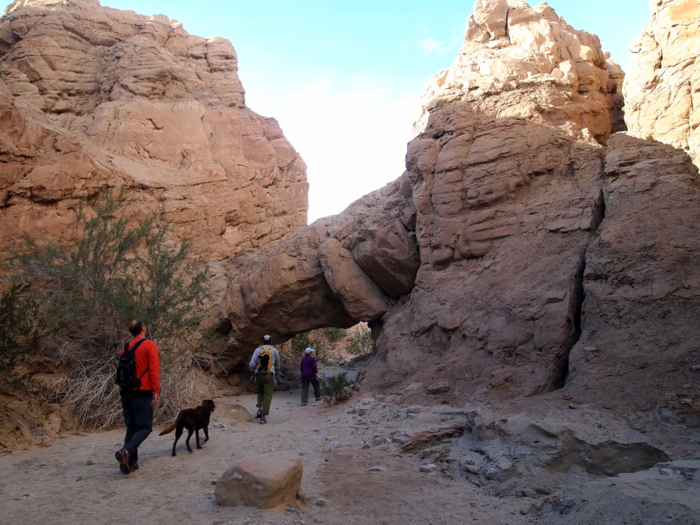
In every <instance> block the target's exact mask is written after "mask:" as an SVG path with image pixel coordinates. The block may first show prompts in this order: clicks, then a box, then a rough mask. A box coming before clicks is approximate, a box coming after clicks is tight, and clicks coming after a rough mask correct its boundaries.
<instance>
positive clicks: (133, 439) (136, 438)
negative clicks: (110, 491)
mask: <svg viewBox="0 0 700 525" xmlns="http://www.w3.org/2000/svg"><path fill="white" fill-rule="evenodd" d="M121 398H122V408H123V409H124V423H125V424H126V437H124V448H125V449H126V451H127V452H128V453H129V465H135V464H136V463H138V461H139V445H141V443H143V442H144V441H145V440H146V438H147V437H148V435H149V434H150V433H151V430H153V407H152V406H151V400H152V399H153V395H150V396H148V397H133V396H121Z"/></svg>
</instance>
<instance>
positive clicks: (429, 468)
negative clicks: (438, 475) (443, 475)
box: [420, 463, 437, 472]
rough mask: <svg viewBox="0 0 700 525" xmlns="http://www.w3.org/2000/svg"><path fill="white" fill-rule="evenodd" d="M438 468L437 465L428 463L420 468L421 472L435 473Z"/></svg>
mask: <svg viewBox="0 0 700 525" xmlns="http://www.w3.org/2000/svg"><path fill="white" fill-rule="evenodd" d="M436 468H437V465H435V464H433V463H428V464H427V465H421V466H420V471H421V472H433V471H434V470H435V469H436Z"/></svg>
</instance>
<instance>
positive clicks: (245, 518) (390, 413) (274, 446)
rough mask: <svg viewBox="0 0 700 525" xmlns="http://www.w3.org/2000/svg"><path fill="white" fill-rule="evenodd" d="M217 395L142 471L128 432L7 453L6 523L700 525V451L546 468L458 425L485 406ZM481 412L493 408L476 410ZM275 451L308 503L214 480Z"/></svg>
mask: <svg viewBox="0 0 700 525" xmlns="http://www.w3.org/2000/svg"><path fill="white" fill-rule="evenodd" d="M311 397H313V396H311ZM216 403H217V411H215V412H214V414H213V418H212V421H211V424H210V441H209V442H207V443H206V444H204V446H203V448H202V449H201V450H197V449H195V450H194V452H193V453H192V454H190V453H188V452H187V451H186V450H185V445H184V439H181V440H180V442H179V443H178V455H177V456H176V457H172V456H171V449H172V443H173V439H174V433H171V434H168V435H165V436H158V432H159V430H160V428H161V427H157V428H154V432H153V433H152V434H151V436H149V438H148V439H147V440H146V442H145V443H144V444H143V445H142V447H141V450H140V461H139V462H140V466H141V468H140V469H139V470H138V471H135V472H132V473H131V474H129V475H124V474H122V473H121V472H120V471H119V468H118V463H117V461H116V460H115V459H114V452H115V451H116V450H117V449H118V448H119V447H120V446H121V443H122V439H123V429H116V430H111V431H103V432H90V433H86V432H77V433H73V434H70V435H63V436H61V437H60V438H58V439H56V440H54V441H53V442H52V444H51V446H49V447H35V448H32V449H30V450H25V451H14V452H12V453H6V454H3V455H2V456H0V468H1V469H2V472H3V476H2V478H1V479H0V502H1V503H0V508H1V511H2V512H1V515H2V520H0V521H2V523H23V524H56V525H59V524H71V525H87V524H92V523H106V524H112V523H114V524H122V525H126V524H143V523H152V524H161V523H163V524H165V523H190V524H206V525H225V524H239V523H240V524H244V523H245V524H248V523H250V524H280V525H281V524H310V523H324V524H346V523H360V524H362V523H367V524H370V523H371V524H404V523H406V524H408V523H417V524H418V523H420V524H433V525H438V524H454V523H484V524H496V525H506V524H508V525H515V524H527V523H545V524H549V523H552V524H554V523H564V524H598V525H600V524H630V525H631V524H649V525H651V524H661V523H673V524H685V525H691V524H698V523H700V478H699V477H698V476H694V473H695V472H696V470H697V468H698V467H700V461H698V460H696V459H693V458H686V459H676V460H672V459H669V461H666V462H661V463H659V464H656V465H654V466H653V467H651V468H647V469H644V470H641V471H637V472H633V473H625V474H618V475H613V476H608V475H605V474H602V475H601V474H598V475H594V474H590V473H588V472H587V471H586V470H585V469H582V468H580V467H577V466H576V465H571V464H569V465H568V466H566V465H563V464H557V465H558V466H554V467H551V468H542V467H541V465H542V462H541V461H539V462H538V461H537V459H538V458H540V456H539V452H537V453H533V452H532V451H529V452H528V450H525V449H526V448H527V447H524V446H523V445H522V443H521V444H518V445H514V444H513V442H507V441H506V440H496V441H493V442H491V443H490V444H484V443H482V445H476V446H475V441H474V436H473V435H467V434H464V435H459V433H457V434H450V432H451V431H452V430H454V429H455V428H457V429H458V428H459V427H460V426H461V425H463V424H464V421H465V418H467V416H468V414H470V413H471V414H474V409H475V407H454V406H449V405H447V404H440V405H435V406H428V405H416V406H410V407H406V406H399V405H395V404H391V403H386V402H382V401H381V400H379V399H377V398H375V397H373V396H371V395H369V394H358V395H356V396H355V397H354V398H352V399H351V400H350V401H349V402H347V403H345V404H343V405H341V406H334V407H327V406H325V405H323V404H320V403H319V404H317V405H315V406H305V407H302V406H300V391H299V390H295V391H288V392H276V393H275V396H274V399H273V402H272V409H271V413H270V416H269V418H268V423H267V424H266V425H260V424H258V423H256V422H252V418H251V421H237V420H235V419H229V418H227V417H222V414H224V415H225V414H229V415H230V414H231V412H230V408H231V407H233V406H235V405H241V406H242V407H244V408H245V409H247V410H248V412H249V413H250V414H254V413H255V396H253V395H242V396H237V397H229V398H219V399H216ZM482 409H483V410H484V411H487V410H489V407H480V408H476V410H477V411H479V410H482ZM492 410H493V409H492ZM217 412H218V415H217ZM555 412H556V411H555ZM549 414H550V415H549V416H548V417H550V418H551V417H552V416H551V411H550V412H549ZM562 414H564V415H563V416H562V418H561V421H560V422H561V423H562V424H565V425H568V426H569V428H576V425H579V427H580V428H584V427H585V425H586V420H587V418H591V417H592V418H594V419H596V421H597V422H598V423H599V424H601V425H602V424H603V423H604V421H603V420H602V418H601V414H591V413H586V411H585V409H584V410H576V411H572V410H569V411H568V412H562ZM569 414H572V415H569ZM532 418H533V419H536V418H537V416H536V414H533V415H532ZM567 418H568V420H567V421H564V419H567ZM504 419H505V418H502V419H501V421H503V420H504ZM610 425H611V427H614V425H615V423H614V422H612V421H611V422H610ZM580 432H582V431H580ZM610 432H617V430H615V429H614V428H611V429H610ZM416 436H417V437H416ZM421 436H422V438H421ZM426 436H428V438H430V436H432V439H427V440H426V439H424V438H426ZM421 439H423V441H421ZM193 441H194V438H193ZM535 441H540V440H535ZM533 446H534V445H533ZM574 448H575V447H574ZM270 451H294V452H297V453H298V454H299V455H300V456H301V457H302V462H303V466H304V474H303V479H302V486H301V491H300V494H299V496H298V498H297V501H296V502H294V503H293V504H290V505H287V506H285V507H283V508H280V509H275V510H260V509H257V508H249V507H223V506H220V505H218V503H217V501H216V498H215V496H214V489H215V483H214V482H215V481H216V480H217V479H218V478H219V477H220V476H221V474H222V473H223V472H224V470H225V469H226V468H227V467H228V466H229V465H230V464H231V463H233V462H235V461H236V460H239V459H242V458H244V457H247V456H249V455H254V454H264V453H267V452H270ZM570 453H571V454H576V453H577V452H576V451H575V450H573V449H572V450H571V452H570ZM578 453H580V451H579V452H578ZM540 459H541V458H540ZM624 459H627V457H625V458H624ZM514 465H516V466H517V468H515V467H514ZM479 472H480V473H479ZM489 472H491V473H492V475H489ZM475 473H478V475H475Z"/></svg>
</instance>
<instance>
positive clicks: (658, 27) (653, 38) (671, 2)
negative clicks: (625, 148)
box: [623, 0, 700, 165]
mask: <svg viewBox="0 0 700 525" xmlns="http://www.w3.org/2000/svg"><path fill="white" fill-rule="evenodd" d="M651 7H652V16H651V20H650V21H649V23H648V24H647V25H646V27H645V28H644V30H643V31H642V32H641V33H640V34H639V36H638V37H637V39H636V40H635V41H634V42H633V43H632V46H631V50H632V61H631V62H630V65H629V71H628V78H627V80H626V82H625V84H624V87H623V91H624V95H625V121H626V122H627V125H628V127H629V129H630V131H631V132H632V133H633V134H634V135H635V136H638V137H642V138H647V137H649V138H654V139H656V140H658V141H661V142H664V143H666V144H671V145H673V146H675V147H677V148H681V149H683V150H685V151H687V152H688V153H689V154H690V156H691V157H692V158H693V160H694V161H695V164H696V165H700V130H699V129H698V125H699V124H700V109H698V108H700V59H699V58H698V57H699V56H700V39H698V34H699V33H700V4H698V2H697V1H696V0H655V1H653V2H651Z"/></svg>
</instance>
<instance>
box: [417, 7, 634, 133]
mask: <svg viewBox="0 0 700 525" xmlns="http://www.w3.org/2000/svg"><path fill="white" fill-rule="evenodd" d="M623 78H624V74H623V73H622V70H621V69H620V67H619V66H618V65H617V64H615V63H614V62H612V61H610V60H608V54H607V53H604V52H603V51H602V49H601V47H600V41H599V40H598V37H597V36H595V35H592V34H590V33H587V32H585V31H577V30H575V29H574V28H573V27H571V26H570V25H568V24H567V23H566V22H565V21H564V20H563V19H562V18H561V17H559V16H558V15H557V14H556V12H555V11H554V10H553V9H552V8H551V7H549V6H548V5H547V4H546V3H540V4H537V5H536V6H534V7H530V6H528V4H527V3H526V2H524V1H523V0H477V1H476V3H475V4H474V14H473V15H472V16H470V17H469V20H468V21H467V33H466V37H465V40H464V44H463V45H462V47H461V49H460V50H459V54H458V56H457V58H456V60H455V61H454V63H453V64H452V66H451V67H450V68H448V69H445V70H443V71H440V72H438V73H437V74H435V75H434V76H433V78H432V79H431V80H430V81H429V82H428V85H427V87H426V90H425V92H424V96H423V104H422V106H423V107H422V114H421V116H420V117H419V118H418V119H417V121H416V123H415V124H414V132H415V134H416V135H418V134H420V133H422V132H424V130H425V126H426V124H427V121H428V117H429V115H430V113H431V112H432V109H431V106H432V107H435V106H437V105H440V104H444V103H450V102H454V101H462V102H467V103H468V104H469V105H470V107H471V108H472V110H473V111H474V112H477V113H482V114H483V115H484V116H485V117H491V118H524V119H527V120H529V121H532V122H536V123H541V124H546V125H555V126H561V127H565V128H566V129H567V130H568V131H569V133H573V134H574V135H576V136H577V137H580V136H581V133H586V134H589V135H592V136H593V137H595V138H596V139H597V140H598V141H600V142H605V140H607V137H608V136H609V135H610V133H611V132H615V131H620V130H622V129H624V122H622V113H621V111H620V109H621V107H622V97H621V93H620V91H621V85H622V80H623Z"/></svg>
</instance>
